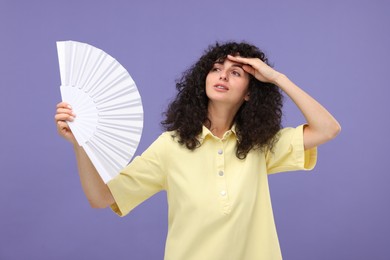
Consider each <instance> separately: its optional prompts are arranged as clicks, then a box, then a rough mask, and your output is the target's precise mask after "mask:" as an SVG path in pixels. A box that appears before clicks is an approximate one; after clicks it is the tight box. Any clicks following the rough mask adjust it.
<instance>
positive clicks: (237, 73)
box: [232, 70, 241, 77]
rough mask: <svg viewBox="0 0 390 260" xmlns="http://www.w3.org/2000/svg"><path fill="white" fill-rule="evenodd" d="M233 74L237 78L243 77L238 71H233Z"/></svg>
mask: <svg viewBox="0 0 390 260" xmlns="http://www.w3.org/2000/svg"><path fill="white" fill-rule="evenodd" d="M232 74H233V75H234V76H237V77H240V76H241V73H240V72H238V71H236V70H233V71H232Z"/></svg>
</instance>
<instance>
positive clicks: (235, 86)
mask: <svg viewBox="0 0 390 260" xmlns="http://www.w3.org/2000/svg"><path fill="white" fill-rule="evenodd" d="M248 85H249V74H248V73H247V72H245V71H244V69H243V68H242V64H241V63H237V62H233V61H231V60H229V59H227V58H226V59H225V60H224V61H223V62H216V63H214V66H213V68H212V69H211V70H210V72H209V73H208V74H207V77H206V95H207V97H208V98H209V100H210V102H216V103H217V102H218V103H223V104H227V105H229V104H230V105H233V106H238V107H240V106H241V105H242V103H243V102H244V101H245V100H248V99H249V91H248Z"/></svg>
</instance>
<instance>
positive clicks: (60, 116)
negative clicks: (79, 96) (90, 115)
mask: <svg viewBox="0 0 390 260" xmlns="http://www.w3.org/2000/svg"><path fill="white" fill-rule="evenodd" d="M75 117H76V115H75V114H74V113H73V111H72V107H71V106H70V105H69V104H68V103H66V102H61V103H58V104H57V111H56V114H55V116H54V119H55V121H56V126H57V131H58V134H59V135H60V136H62V137H63V138H65V139H66V140H68V141H69V142H71V143H72V144H73V145H76V144H77V141H76V138H75V137H74V135H73V133H72V130H70V128H69V125H68V123H67V121H70V122H72V121H73V120H74V118H75Z"/></svg>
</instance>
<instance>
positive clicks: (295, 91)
mask: <svg viewBox="0 0 390 260" xmlns="http://www.w3.org/2000/svg"><path fill="white" fill-rule="evenodd" d="M274 83H275V84H276V85H277V86H279V87H280V88H281V89H282V90H283V91H284V92H285V93H286V94H287V95H288V96H289V97H290V98H291V99H292V101H293V102H294V103H295V104H296V105H297V107H298V108H299V109H300V111H301V112H302V114H303V116H304V117H305V119H306V121H307V126H306V127H305V132H304V143H305V148H306V149H310V148H312V147H315V146H318V145H320V144H322V143H325V142H327V141H329V140H331V139H333V138H334V137H335V136H336V135H337V134H338V133H339V132H340V129H341V127H340V125H339V123H338V122H337V120H336V119H335V118H334V117H333V116H332V115H331V114H330V113H329V112H328V111H327V110H326V109H325V108H324V107H323V106H322V105H321V104H320V103H318V102H317V101H316V100H315V99H314V98H312V97H311V96H310V95H308V94H307V93H306V92H305V91H303V90H302V89H301V88H299V87H298V86H297V85H295V84H294V83H293V82H292V81H291V80H289V79H288V78H287V77H286V76H285V75H283V74H280V75H278V76H277V77H276V78H275V81H274Z"/></svg>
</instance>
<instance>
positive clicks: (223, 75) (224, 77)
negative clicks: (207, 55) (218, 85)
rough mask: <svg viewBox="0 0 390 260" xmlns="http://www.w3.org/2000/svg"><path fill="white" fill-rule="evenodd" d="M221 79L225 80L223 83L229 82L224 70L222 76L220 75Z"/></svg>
mask: <svg viewBox="0 0 390 260" xmlns="http://www.w3.org/2000/svg"><path fill="white" fill-rule="evenodd" d="M219 79H220V80H223V81H227V80H228V77H227V74H226V71H224V70H222V71H221V74H219Z"/></svg>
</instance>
